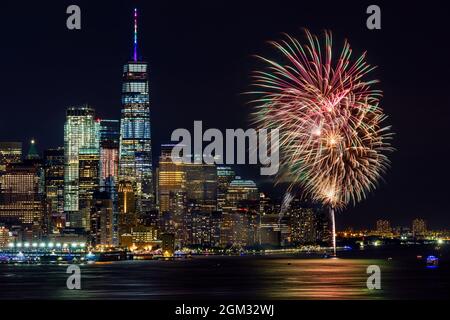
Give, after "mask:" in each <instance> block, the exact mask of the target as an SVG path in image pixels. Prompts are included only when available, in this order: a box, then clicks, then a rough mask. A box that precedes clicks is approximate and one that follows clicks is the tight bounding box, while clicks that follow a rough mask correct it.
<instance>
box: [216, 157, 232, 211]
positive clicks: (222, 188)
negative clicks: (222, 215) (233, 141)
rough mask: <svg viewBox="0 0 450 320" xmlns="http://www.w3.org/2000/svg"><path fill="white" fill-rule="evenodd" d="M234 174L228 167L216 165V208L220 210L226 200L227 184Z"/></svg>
mask: <svg viewBox="0 0 450 320" xmlns="http://www.w3.org/2000/svg"><path fill="white" fill-rule="evenodd" d="M235 177H236V174H235V173H234V171H233V169H231V168H230V167H224V166H220V167H217V209H218V210H221V209H222V208H223V206H224V205H225V202H226V196H227V191H228V186H229V185H230V183H231V181H233V180H234V178H235Z"/></svg>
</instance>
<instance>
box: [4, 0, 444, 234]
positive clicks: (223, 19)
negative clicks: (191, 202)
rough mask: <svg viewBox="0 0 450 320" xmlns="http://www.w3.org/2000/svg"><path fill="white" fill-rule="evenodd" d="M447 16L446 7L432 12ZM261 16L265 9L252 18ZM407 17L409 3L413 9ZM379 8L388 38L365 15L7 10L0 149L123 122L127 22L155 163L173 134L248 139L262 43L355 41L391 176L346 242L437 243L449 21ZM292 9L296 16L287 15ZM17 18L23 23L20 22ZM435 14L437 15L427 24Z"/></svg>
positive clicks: (353, 220)
mask: <svg viewBox="0 0 450 320" xmlns="http://www.w3.org/2000/svg"><path fill="white" fill-rule="evenodd" d="M435 2H436V3H438V4H440V3H441V2H440V1H435ZM256 3H257V4H258V5H256ZM405 3H406V2H405ZM405 3H401V2H397V3H389V2H386V3H384V2H381V3H379V5H380V7H381V9H382V29H381V30H375V31H370V30H368V29H367V28H366V26H365V21H366V18H367V14H366V13H365V10H366V8H367V6H368V5H369V4H372V3H369V2H366V1H358V2H354V3H348V4H345V5H344V4H340V5H339V4H336V3H333V2H331V1H330V3H328V4H327V5H326V6H324V5H323V4H322V3H310V2H308V3H300V2H298V1H297V2H294V1H282V2H277V3H270V2H260V1H259V2H256V1H247V2H246V3H239V2H230V1H216V2H214V3H210V2H201V1H200V2H197V3H189V4H184V3H178V4H176V6H177V8H176V10H175V9H173V7H172V6H173V5H175V4H173V3H172V4H165V3H164V4H162V3H152V2H144V1H143V2H138V1H135V2H134V3H129V4H125V3H120V4H118V3H111V2H106V1H96V2H95V3H90V2H87V1H76V2H69V1H61V2H58V3H55V4H53V3H52V4H50V3H48V4H46V5H42V4H37V3H18V2H13V1H4V2H2V4H0V8H1V12H2V14H1V19H0V26H1V27H2V30H4V31H3V32H2V40H3V41H2V47H3V50H2V51H1V52H0V56H1V58H2V61H4V62H5V64H4V66H3V70H2V72H3V77H2V80H1V95H2V103H3V114H2V116H1V117H0V128H1V129H0V141H22V142H23V152H27V148H28V141H29V140H30V139H31V138H34V139H36V141H37V147H38V150H39V151H40V152H41V153H42V151H43V150H44V149H47V148H54V147H58V146H62V145H63V125H64V121H65V111H66V109H67V107H69V106H74V105H81V104H85V103H87V104H89V105H91V106H92V107H94V108H95V109H96V112H97V116H98V117H100V118H103V119H119V118H120V109H121V104H120V96H121V83H122V77H121V76H122V66H123V65H124V64H125V63H126V62H127V61H128V60H130V59H132V55H133V46H132V34H133V33H132V31H133V30H132V29H133V24H132V10H133V8H134V7H137V8H138V9H139V12H140V17H139V48H140V50H139V52H140V54H141V55H142V57H143V58H144V59H145V60H146V61H148V62H149V67H150V75H149V77H150V106H151V117H152V118H151V125H152V139H153V143H152V147H153V159H154V163H155V164H156V163H157V162H156V161H157V158H158V155H159V146H160V145H161V144H163V143H167V142H170V133H171V132H172V130H174V129H176V128H187V129H191V128H192V127H193V122H194V120H202V121H203V124H204V127H205V128H206V127H208V128H218V129H221V130H224V129H225V128H247V127H249V122H248V114H249V112H250V108H249V107H248V106H247V105H246V102H247V99H248V98H247V97H246V96H245V95H242V94H241V93H243V92H245V91H247V90H248V89H249V84H250V81H251V79H250V74H251V71H252V70H255V69H256V68H258V67H259V66H260V64H259V63H258V61H257V59H255V58H254V56H253V55H255V54H260V55H263V56H273V55H274V54H276V53H275V50H273V49H272V48H271V47H270V46H269V45H268V44H267V41H268V40H275V39H279V38H280V37H281V33H282V32H287V33H289V34H291V35H293V36H296V37H297V38H299V39H303V33H302V30H301V28H302V27H307V28H309V29H310V30H311V31H312V32H314V33H316V34H317V33H321V32H322V30H323V29H330V30H332V31H333V36H334V39H335V46H336V47H339V46H340V45H341V44H342V41H343V39H344V38H347V39H348V40H349V42H350V44H351V46H352V48H353V50H354V54H355V55H357V54H358V53H362V52H363V51H364V50H367V51H368V61H369V62H370V63H371V64H373V65H377V66H378V69H377V70H376V71H375V76H376V78H378V79H380V80H381V84H380V85H379V87H380V88H381V89H382V90H383V91H384V98H383V99H382V100H381V105H382V107H383V108H384V111H385V113H386V114H387V115H388V116H389V119H388V122H389V124H391V125H392V126H393V131H394V132H395V133H396V135H395V137H394V141H393V146H394V147H395V148H396V149H397V151H396V152H394V153H392V154H390V159H391V160H392V165H391V169H390V170H388V172H387V174H386V175H385V177H384V179H385V182H381V183H380V185H379V187H378V189H377V190H376V191H375V192H373V193H371V194H370V195H369V196H368V199H367V200H365V201H363V202H361V203H359V204H357V205H356V207H355V208H348V209H346V210H344V211H343V212H342V213H339V214H338V216H337V226H338V229H343V228H345V227H347V226H353V227H355V228H360V227H365V228H374V227H375V222H376V220H377V219H381V218H383V219H388V220H390V221H391V224H392V225H393V226H396V225H402V226H403V225H407V226H410V224H411V221H412V220H413V219H414V218H417V217H420V218H423V219H425V220H426V221H427V222H428V225H429V227H430V228H433V229H450V215H448V214H447V211H448V209H447V204H446V200H445V199H446V196H447V194H448V193H449V191H450V187H448V185H447V183H446V182H447V180H448V178H449V171H448V169H447V164H446V161H447V157H448V151H447V150H446V148H445V147H446V144H447V143H448V142H447V138H446V126H448V123H449V120H450V111H449V110H450V109H449V108H448V104H449V102H450V99H449V97H448V95H447V94H446V93H447V87H448V86H449V85H450V83H449V80H448V78H447V77H446V75H445V73H444V72H441V70H446V69H449V68H450V62H449V60H448V59H446V57H447V56H449V54H450V46H449V44H448V42H446V41H445V40H444V39H445V38H444V37H445V36H447V35H446V32H445V30H444V29H443V28H442V25H441V24H442V22H441V21H445V19H444V17H445V13H444V12H438V13H436V12H435V11H433V12H432V10H433V7H434V6H427V8H424V7H423V6H418V5H415V4H414V3H410V2H408V3H407V4H405ZM71 4H77V5H79V6H80V7H81V15H82V18H81V24H82V28H81V30H79V31H70V30H68V29H67V28H66V18H67V16H68V15H67V14H66V13H65V12H66V8H67V6H68V5H71ZM286 7H290V8H291V10H286ZM19 12H20V14H19ZM431 12H432V14H431ZM235 169H236V172H237V174H239V175H241V176H243V177H246V178H249V179H254V180H256V181H257V182H258V184H259V185H260V186H261V187H262V190H263V191H268V190H271V189H272V183H271V181H270V179H268V178H265V177H260V176H259V169H258V167H256V166H235Z"/></svg>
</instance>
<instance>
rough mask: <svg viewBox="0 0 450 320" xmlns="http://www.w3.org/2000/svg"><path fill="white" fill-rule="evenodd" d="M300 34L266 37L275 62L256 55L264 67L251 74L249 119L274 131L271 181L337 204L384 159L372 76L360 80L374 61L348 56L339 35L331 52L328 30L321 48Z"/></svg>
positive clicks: (384, 131) (374, 175)
mask: <svg viewBox="0 0 450 320" xmlns="http://www.w3.org/2000/svg"><path fill="white" fill-rule="evenodd" d="M305 33H306V37H307V40H308V41H307V44H306V45H302V44H301V43H300V42H299V41H298V40H296V39H294V38H292V37H290V36H289V35H286V39H285V40H282V41H281V42H271V44H272V45H273V46H274V47H275V48H276V49H278V50H279V52H280V53H281V58H282V61H283V62H280V63H279V62H276V61H273V60H269V59H266V58H263V57H260V58H261V59H262V60H263V61H264V62H265V63H267V68H266V69H265V70H264V71H258V72H256V74H255V77H254V79H255V80H254V83H253V84H254V85H255V87H256V88H257V90H256V91H254V92H252V93H254V94H257V95H258V98H257V99H256V100H254V101H253V102H254V103H255V108H256V110H255V112H254V114H253V116H254V121H255V123H256V125H257V126H258V127H261V128H279V130H280V156H281V159H280V161H281V170H280V174H279V175H278V180H284V179H286V177H287V178H288V180H289V181H290V182H291V186H290V188H289V190H292V189H294V188H297V187H300V188H302V190H303V192H304V194H305V195H307V196H308V197H309V198H310V199H312V200H314V201H317V202H320V203H322V204H324V205H327V206H330V207H332V208H335V209H342V208H344V207H345V206H346V205H348V204H349V203H352V204H355V203H357V202H359V201H361V200H362V199H364V198H365V197H366V195H367V194H368V193H369V192H370V191H372V190H373V189H374V188H375V187H376V184H377V181H378V180H379V178H380V177H381V175H382V174H383V173H384V172H385V170H386V169H387V167H388V165H389V160H388V158H387V157H386V152H388V151H391V150H392V148H391V147H390V144H389V140H390V139H391V135H392V134H391V133H390V127H389V126H383V122H384V120H385V118H386V116H385V115H384V113H383V110H382V109H381V108H380V106H379V100H380V97H381V95H382V92H381V91H380V90H376V89H374V88H373V87H374V85H375V84H376V83H377V82H378V81H377V80H366V78H368V75H369V73H370V72H371V71H372V70H373V69H374V68H375V67H372V66H370V65H369V64H368V63H367V62H366V61H365V58H366V53H363V54H362V55H361V56H360V57H359V58H357V59H352V50H351V48H350V44H349V43H348V42H347V41H345V43H344V46H343V49H342V51H341V53H340V55H339V56H338V57H337V59H334V57H333V51H332V35H331V32H325V37H324V38H325V39H324V47H323V48H321V44H320V42H319V39H318V37H317V36H315V35H312V34H311V33H310V32H309V31H308V30H305Z"/></svg>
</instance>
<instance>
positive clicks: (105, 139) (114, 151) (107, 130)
mask: <svg viewBox="0 0 450 320" xmlns="http://www.w3.org/2000/svg"><path fill="white" fill-rule="evenodd" d="M119 142H120V122H119V120H104V119H102V120H100V184H101V185H102V186H103V185H104V184H105V183H106V181H107V180H108V179H111V178H112V179H114V181H115V182H116V183H117V179H118V176H119Z"/></svg>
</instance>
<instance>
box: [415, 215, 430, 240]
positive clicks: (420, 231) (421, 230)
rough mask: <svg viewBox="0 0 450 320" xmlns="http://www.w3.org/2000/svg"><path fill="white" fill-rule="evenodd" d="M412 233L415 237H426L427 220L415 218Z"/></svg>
mask: <svg viewBox="0 0 450 320" xmlns="http://www.w3.org/2000/svg"><path fill="white" fill-rule="evenodd" d="M412 233H413V237H415V238H420V237H425V236H426V233H427V225H426V222H425V220H423V219H419V218H417V219H414V220H413V222H412Z"/></svg>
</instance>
